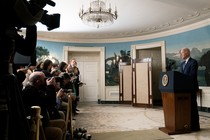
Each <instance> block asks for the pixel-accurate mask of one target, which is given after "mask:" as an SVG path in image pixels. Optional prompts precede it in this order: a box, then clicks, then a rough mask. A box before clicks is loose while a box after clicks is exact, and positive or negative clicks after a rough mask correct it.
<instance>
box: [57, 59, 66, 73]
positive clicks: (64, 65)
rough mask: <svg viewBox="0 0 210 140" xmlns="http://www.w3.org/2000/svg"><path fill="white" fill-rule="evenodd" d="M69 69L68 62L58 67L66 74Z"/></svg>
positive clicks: (61, 63)
mask: <svg viewBox="0 0 210 140" xmlns="http://www.w3.org/2000/svg"><path fill="white" fill-rule="evenodd" d="M67 67H68V64H67V63H66V62H63V61H62V62H60V63H59V65H58V69H59V70H60V71H61V72H66V68H67Z"/></svg>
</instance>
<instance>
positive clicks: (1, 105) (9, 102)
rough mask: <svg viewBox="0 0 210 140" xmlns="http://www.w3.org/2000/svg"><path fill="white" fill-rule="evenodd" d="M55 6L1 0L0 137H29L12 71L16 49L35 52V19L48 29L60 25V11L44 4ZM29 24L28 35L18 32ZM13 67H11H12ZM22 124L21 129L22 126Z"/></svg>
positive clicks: (47, 1)
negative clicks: (54, 11)
mask: <svg viewBox="0 0 210 140" xmlns="http://www.w3.org/2000/svg"><path fill="white" fill-rule="evenodd" d="M47 4H48V5H51V6H54V5H55V3H54V2H53V1H51V0H0V6H1V7H0V17H1V21H0V65H1V69H0V73H1V76H0V99H1V100H0V124H1V125H0V129H1V130H3V131H0V139H1V140H16V139H22V140H26V139H28V137H29V136H28V134H29V133H28V132H29V130H28V124H27V123H25V122H27V120H26V116H25V115H24V114H25V111H24V110H25V109H24V107H23V106H22V99H21V98H20V95H19V94H20V90H19V88H18V87H19V86H18V81H17V79H16V78H17V77H15V76H14V75H12V74H11V73H13V72H16V70H13V72H12V69H13V67H12V65H11V64H12V63H13V57H14V54H15V52H18V53H20V54H22V55H25V56H33V55H34V53H35V47H36V41H37V27H36V23H37V22H41V23H42V24H44V25H46V26H47V28H48V30H52V29H54V28H58V27H59V25H60V14H53V15H48V14H47V11H46V10H44V9H43V8H44V7H45V6H46V5H47ZM21 28H26V34H25V37H24V36H22V35H20V34H19V31H20V29H21ZM10 69H11V70H10ZM20 128H21V129H20Z"/></svg>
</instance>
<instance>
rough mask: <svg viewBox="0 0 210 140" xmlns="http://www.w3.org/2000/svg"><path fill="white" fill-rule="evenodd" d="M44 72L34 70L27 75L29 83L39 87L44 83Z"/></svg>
mask: <svg viewBox="0 0 210 140" xmlns="http://www.w3.org/2000/svg"><path fill="white" fill-rule="evenodd" d="M45 78H46V77H45V74H44V73H43V72H41V71H35V72H33V73H31V74H30V76H29V83H30V84H31V85H33V86H36V87H40V86H43V85H45Z"/></svg>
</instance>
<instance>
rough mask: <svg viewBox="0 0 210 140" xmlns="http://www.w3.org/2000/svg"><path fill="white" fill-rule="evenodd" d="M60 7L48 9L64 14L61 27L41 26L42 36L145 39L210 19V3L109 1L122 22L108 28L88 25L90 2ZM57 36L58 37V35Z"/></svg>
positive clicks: (61, 2) (67, 0)
mask: <svg viewBox="0 0 210 140" xmlns="http://www.w3.org/2000/svg"><path fill="white" fill-rule="evenodd" d="M53 1H54V2H55V3H56V5H55V6H54V7H52V6H48V5H47V6H45V7H44V9H45V10H47V11H48V14H54V13H60V14H61V19H60V27H59V28H57V29H54V30H51V31H47V27H46V26H45V25H43V24H41V23H37V26H38V36H43V37H44V36H47V37H49V38H54V39H56V38H60V37H62V38H64V39H66V40H71V39H80V40H82V39H86V40H87V39H95V40H96V39H109V38H128V37H135V36H145V35H149V34H154V33H158V32H163V31H167V30H171V29H174V28H178V27H183V26H186V25H189V24H192V23H196V22H199V21H203V20H206V19H207V20H208V19H210V0H106V1H107V2H108V3H111V5H112V8H113V9H114V7H115V5H116V7H117V11H118V15H119V17H118V19H117V20H116V21H115V22H114V24H112V25H111V26H108V27H102V28H99V29H98V28H95V27H90V26H87V25H85V24H84V23H83V22H82V21H81V19H80V18H79V15H78V13H79V10H80V8H81V7H82V4H83V5H84V8H85V9H86V8H87V7H88V6H89V2H90V0H53ZM55 34H56V35H55Z"/></svg>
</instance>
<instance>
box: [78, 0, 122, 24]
mask: <svg viewBox="0 0 210 140" xmlns="http://www.w3.org/2000/svg"><path fill="white" fill-rule="evenodd" d="M79 17H80V18H81V19H82V21H83V23H85V24H86V25H89V26H93V27H97V28H100V27H104V26H108V25H111V24H113V23H114V20H116V19H117V17H118V15H117V10H116V7H115V11H114V12H112V8H111V4H109V8H106V3H105V2H104V1H103V0H93V1H91V2H90V7H89V8H88V9H87V10H84V9H83V6H82V9H80V12H79Z"/></svg>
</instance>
